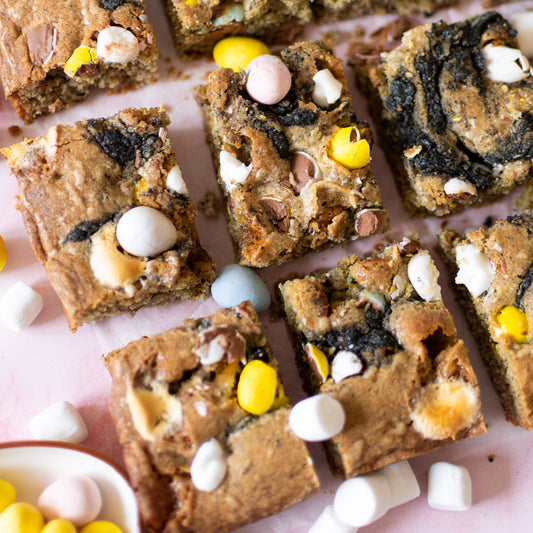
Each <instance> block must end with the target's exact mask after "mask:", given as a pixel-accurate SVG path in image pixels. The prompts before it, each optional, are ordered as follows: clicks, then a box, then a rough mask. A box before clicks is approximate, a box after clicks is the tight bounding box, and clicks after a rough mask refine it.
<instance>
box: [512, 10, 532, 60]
mask: <svg viewBox="0 0 533 533" xmlns="http://www.w3.org/2000/svg"><path fill="white" fill-rule="evenodd" d="M509 22H510V23H511V25H512V26H513V28H514V29H515V30H516V31H517V32H518V33H517V34H516V40H517V41H518V46H519V47H520V50H521V51H522V52H523V53H524V54H525V55H526V56H527V57H533V11H522V12H520V13H515V14H514V15H512V16H510V17H509Z"/></svg>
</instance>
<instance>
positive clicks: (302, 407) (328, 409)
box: [289, 394, 346, 442]
mask: <svg viewBox="0 0 533 533" xmlns="http://www.w3.org/2000/svg"><path fill="white" fill-rule="evenodd" d="M345 422H346V413H345V412H344V408H343V406H342V404H341V403H340V402H339V401H338V400H336V399H335V398H332V397H331V396H328V395H327V394H317V395H315V396H311V397H310V398H306V399H305V400H302V401H300V402H298V403H297V404H296V405H295V406H294V407H293V408H292V409H291V413H290V415H289V426H290V428H291V429H292V431H293V432H294V433H295V434H296V436H297V437H299V438H300V439H302V440H305V441H308V442H320V441H324V440H328V439H331V438H332V437H334V436H335V435H337V434H339V433H340V432H341V431H342V429H343V428H344V424H345Z"/></svg>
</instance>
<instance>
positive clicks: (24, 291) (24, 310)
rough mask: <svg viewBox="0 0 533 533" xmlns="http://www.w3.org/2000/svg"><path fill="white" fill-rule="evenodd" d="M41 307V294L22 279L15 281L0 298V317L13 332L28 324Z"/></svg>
mask: <svg viewBox="0 0 533 533" xmlns="http://www.w3.org/2000/svg"><path fill="white" fill-rule="evenodd" d="M42 308H43V298H42V296H41V295H40V294H39V293H38V292H37V291H35V290H34V289H32V288H31V287H29V286H28V285H26V284H25V283H23V282H22V281H17V282H16V283H15V284H14V285H13V286H12V287H11V288H10V289H9V290H8V291H7V292H6V293H5V294H4V296H2V298H0V318H1V319H2V320H3V321H4V322H5V323H6V325H7V327H8V328H9V329H11V330H12V331H15V332H18V331H20V330H21V329H24V328H25V327H27V326H29V325H30V324H31V323H32V322H33V321H34V320H35V318H36V317H37V315H38V314H39V313H40V312H41V310H42Z"/></svg>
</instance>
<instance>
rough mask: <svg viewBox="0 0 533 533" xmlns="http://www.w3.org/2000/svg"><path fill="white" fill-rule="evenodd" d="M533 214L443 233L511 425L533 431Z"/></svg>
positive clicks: (446, 251)
mask: <svg viewBox="0 0 533 533" xmlns="http://www.w3.org/2000/svg"><path fill="white" fill-rule="evenodd" d="M532 235H533V212H532V211H525V212H523V213H521V214H518V215H513V216H510V217H508V218H507V219H506V220H500V221H498V222H496V223H494V224H493V225H491V226H490V227H488V228H486V227H482V228H479V229H478V230H476V231H470V232H468V233H466V234H464V235H461V234H459V233H457V232H455V231H452V230H446V231H441V232H440V234H439V246H440V250H441V252H442V253H443V255H444V257H445V259H446V261H447V263H448V265H449V267H450V269H451V271H452V273H453V276H454V278H455V284H454V288H455V290H456V292H457V294H458V298H459V302H460V303H461V305H462V306H463V307H464V309H465V313H466V316H467V319H468V322H469V324H470V327H471V329H472V331H473V333H474V336H475V338H476V340H477V342H478V344H479V348H480V353H481V355H482V356H483V358H484V361H485V364H486V366H487V368H488V371H489V374H490V376H491V379H492V382H493V384H494V387H495V389H496V391H497V392H498V394H499V397H500V401H501V403H502V406H503V408H504V411H505V415H506V417H507V419H508V420H510V421H511V422H512V423H513V424H515V425H518V426H522V427H524V428H526V429H527V430H529V431H531V430H533V390H532V388H531V383H532V382H533V360H532V357H531V354H532V351H533V340H532V339H531V334H530V329H529V324H531V323H533V291H532V290H530V289H531V282H532V280H533V236H532Z"/></svg>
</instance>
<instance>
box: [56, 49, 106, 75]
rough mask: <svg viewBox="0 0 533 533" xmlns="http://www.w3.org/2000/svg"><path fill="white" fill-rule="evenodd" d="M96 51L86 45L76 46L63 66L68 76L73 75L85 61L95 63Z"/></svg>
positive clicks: (96, 60)
mask: <svg viewBox="0 0 533 533" xmlns="http://www.w3.org/2000/svg"><path fill="white" fill-rule="evenodd" d="M97 62H98V59H97V57H96V51H95V50H92V49H91V48H89V47H88V46H78V48H76V50H74V52H73V53H72V55H71V56H70V58H69V59H68V61H67V62H66V63H65V66H64V67H63V68H64V69H65V72H66V73H67V74H68V75H69V76H75V75H76V72H78V69H79V68H80V67H81V66H82V65H85V64H86V63H97Z"/></svg>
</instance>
